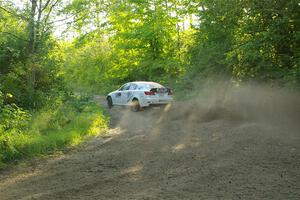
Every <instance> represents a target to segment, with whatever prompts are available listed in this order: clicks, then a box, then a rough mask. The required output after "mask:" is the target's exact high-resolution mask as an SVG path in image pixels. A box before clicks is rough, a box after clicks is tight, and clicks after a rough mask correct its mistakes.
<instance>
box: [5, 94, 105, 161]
mask: <svg viewBox="0 0 300 200" xmlns="http://www.w3.org/2000/svg"><path fill="white" fill-rule="evenodd" d="M0 94H1V96H0V97H1V98H2V100H3V95H2V93H0ZM1 105H2V109H1V113H0V117H1V118H0V167H1V165H2V166H4V165H5V163H9V162H12V161H16V160H18V159H22V158H29V157H32V156H36V155H41V154H49V153H52V152H54V151H57V150H62V149H64V148H66V147H70V146H74V145H77V144H79V143H80V142H82V141H83V139H84V138H85V137H86V136H91V135H97V134H99V133H101V132H105V131H106V129H107V128H108V127H107V120H108V119H107V117H105V116H104V115H103V111H102V110H101V108H100V107H99V106H98V105H97V104H95V103H93V102H91V101H88V100H87V97H84V98H82V97H80V96H70V98H69V99H68V100H66V101H57V102H55V103H53V104H51V105H48V106H45V107H44V108H42V109H40V110H38V111H35V112H34V113H33V114H32V115H29V114H28V112H25V111H24V110H22V109H20V108H19V107H17V106H16V105H4V104H3V101H2V103H1Z"/></svg>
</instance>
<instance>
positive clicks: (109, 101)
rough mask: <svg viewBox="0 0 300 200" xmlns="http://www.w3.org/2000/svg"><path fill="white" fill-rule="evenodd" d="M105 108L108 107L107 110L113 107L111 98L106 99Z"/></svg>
mask: <svg viewBox="0 0 300 200" xmlns="http://www.w3.org/2000/svg"><path fill="white" fill-rule="evenodd" d="M107 106H108V108H112V107H113V101H112V99H111V97H107Z"/></svg>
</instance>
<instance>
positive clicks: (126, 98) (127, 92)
mask: <svg viewBox="0 0 300 200" xmlns="http://www.w3.org/2000/svg"><path fill="white" fill-rule="evenodd" d="M136 88H137V85H136V84H134V83H130V85H129V86H128V87H126V88H124V91H123V93H124V94H123V96H122V98H121V99H122V104H123V105H128V104H130V100H131V99H132V97H133V95H134V92H135V90H136Z"/></svg>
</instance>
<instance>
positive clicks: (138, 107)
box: [131, 99, 141, 112]
mask: <svg viewBox="0 0 300 200" xmlns="http://www.w3.org/2000/svg"><path fill="white" fill-rule="evenodd" d="M131 110H132V111H133V112H138V111H140V110H141V105H140V103H139V101H138V100H137V99H133V100H132V102H131Z"/></svg>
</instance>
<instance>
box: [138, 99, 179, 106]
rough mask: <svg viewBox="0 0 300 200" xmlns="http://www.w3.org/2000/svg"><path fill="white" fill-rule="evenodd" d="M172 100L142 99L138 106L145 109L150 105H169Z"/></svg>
mask: <svg viewBox="0 0 300 200" xmlns="http://www.w3.org/2000/svg"><path fill="white" fill-rule="evenodd" d="M172 101H173V98H171V97H170V98H163V99H153V98H145V99H143V100H142V101H141V102H140V104H141V106H142V107H147V106H150V105H165V104H168V103H171V102H172Z"/></svg>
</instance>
